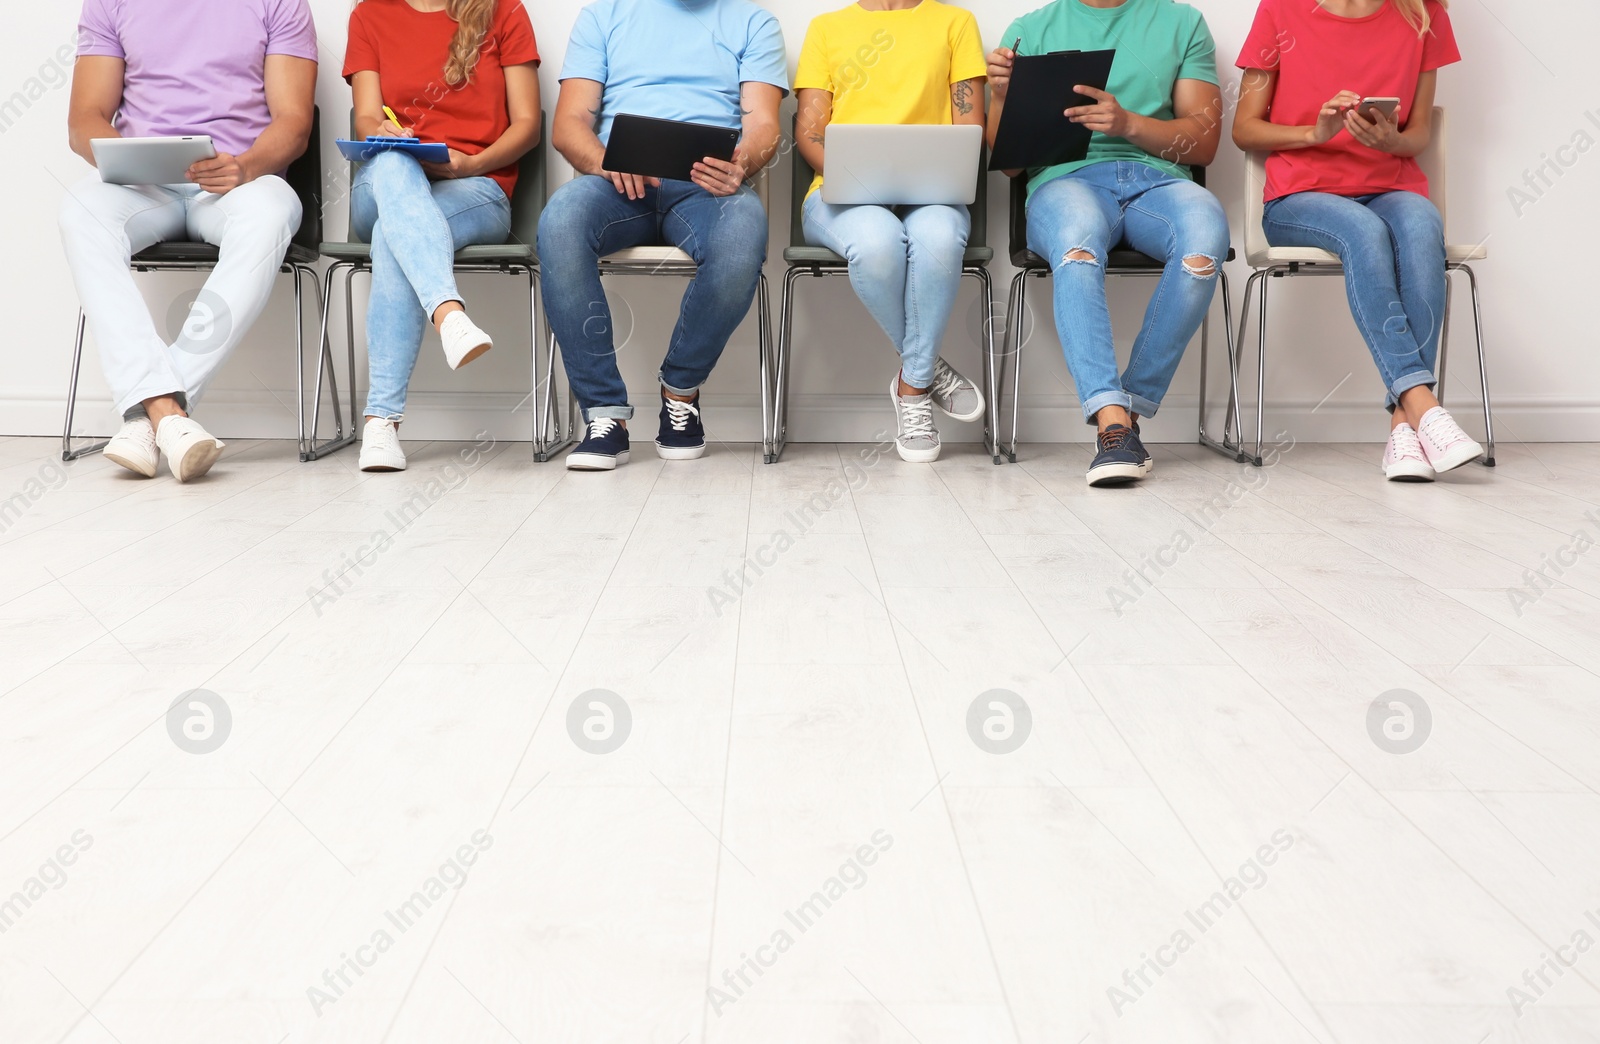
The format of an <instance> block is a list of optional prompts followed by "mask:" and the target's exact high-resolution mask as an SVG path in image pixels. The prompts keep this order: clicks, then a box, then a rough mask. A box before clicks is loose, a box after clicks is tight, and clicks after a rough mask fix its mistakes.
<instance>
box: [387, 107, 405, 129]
mask: <svg viewBox="0 0 1600 1044" xmlns="http://www.w3.org/2000/svg"><path fill="white" fill-rule="evenodd" d="M383 114H384V115H385V116H387V117H389V122H390V123H392V124H394V126H395V129H396V130H405V127H404V126H402V125H401V123H400V117H398V116H396V115H395V114H394V110H393V109H391V108H389V106H387V105H385V106H384V107H383Z"/></svg>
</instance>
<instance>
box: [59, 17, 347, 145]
mask: <svg viewBox="0 0 1600 1044" xmlns="http://www.w3.org/2000/svg"><path fill="white" fill-rule="evenodd" d="M269 54H285V55H289V56H290V57H293V58H309V59H310V60H312V61H316V59H317V29H316V25H315V24H314V23H313V22H312V20H311V8H310V7H309V6H307V2H306V0H202V2H199V3H197V2H195V0H84V4H83V16H82V18H80V19H79V21H78V57H80V58H83V57H88V56H91V55H92V56H102V57H107V58H121V59H122V60H123V61H125V62H126V63H127V71H126V73H125V74H124V78H123V85H122V107H121V108H120V109H119V110H118V111H117V115H116V118H115V119H114V120H113V121H112V122H113V123H114V124H115V125H116V128H117V130H118V131H120V132H121V133H122V135H123V136H124V137H129V138H148V137H165V136H170V135H179V134H209V135H211V140H212V141H213V142H215V143H216V146H217V150H218V151H219V152H226V153H229V154H231V155H238V154H239V153H241V152H244V151H245V150H246V149H248V148H250V146H252V145H254V144H255V141H256V139H257V138H258V137H260V136H261V132H262V131H264V130H266V129H267V125H268V124H269V123H271V122H272V116H271V114H270V113H269V112H268V111H267V95H266V89H265V86H264V84H265V67H266V58H267V55H269Z"/></svg>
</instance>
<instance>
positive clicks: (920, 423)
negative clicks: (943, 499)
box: [889, 373, 939, 464]
mask: <svg viewBox="0 0 1600 1044" xmlns="http://www.w3.org/2000/svg"><path fill="white" fill-rule="evenodd" d="M889 399H890V401H891V402H893V403H894V416H895V420H896V422H897V423H898V424H899V434H898V435H896V436H895V440H894V448H895V450H896V452H898V453H899V454H900V459H901V460H903V461H906V462H908V463H911V464H932V463H933V462H934V461H936V460H938V459H939V433H938V432H937V431H936V430H934V427H933V396H932V394H930V393H928V392H924V393H923V394H921V395H901V394H900V375H899V374H898V373H897V374H895V375H894V379H893V380H892V381H891V382H890V383H889Z"/></svg>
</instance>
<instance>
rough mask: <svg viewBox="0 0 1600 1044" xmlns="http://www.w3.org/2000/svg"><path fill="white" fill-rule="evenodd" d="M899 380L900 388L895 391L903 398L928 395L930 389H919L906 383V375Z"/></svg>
mask: <svg viewBox="0 0 1600 1044" xmlns="http://www.w3.org/2000/svg"><path fill="white" fill-rule="evenodd" d="M897 380H898V381H899V382H900V383H899V386H898V387H897V388H896V389H895V390H896V391H897V392H899V393H900V395H901V397H909V396H912V395H926V394H928V389H927V388H918V387H917V386H916V385H914V384H907V383H906V375H905V374H903V373H902V374H901V375H900V376H899V377H898V378H897Z"/></svg>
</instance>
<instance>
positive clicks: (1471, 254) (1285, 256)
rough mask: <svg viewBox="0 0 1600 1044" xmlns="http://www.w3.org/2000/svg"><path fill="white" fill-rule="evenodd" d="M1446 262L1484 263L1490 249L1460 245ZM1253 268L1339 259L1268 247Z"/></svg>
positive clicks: (1253, 261) (1253, 259)
mask: <svg viewBox="0 0 1600 1044" xmlns="http://www.w3.org/2000/svg"><path fill="white" fill-rule="evenodd" d="M1444 256H1445V260H1446V262H1448V263H1449V264H1452V265H1459V264H1461V263H1463V262H1466V261H1482V260H1484V259H1485V258H1487V257H1488V256H1489V248H1488V247H1486V246H1484V245H1483V244H1482V243H1471V244H1467V243H1458V244H1454V245H1450V246H1446V247H1445V248H1444ZM1249 261H1250V267H1251V268H1266V267H1268V266H1269V265H1286V264H1290V263H1299V264H1307V265H1337V264H1338V263H1339V257H1338V255H1336V254H1332V253H1330V252H1328V251H1326V250H1319V249H1317V248H1316V247H1267V248H1266V249H1265V250H1258V251H1256V252H1255V253H1253V254H1251V255H1250V258H1249Z"/></svg>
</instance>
